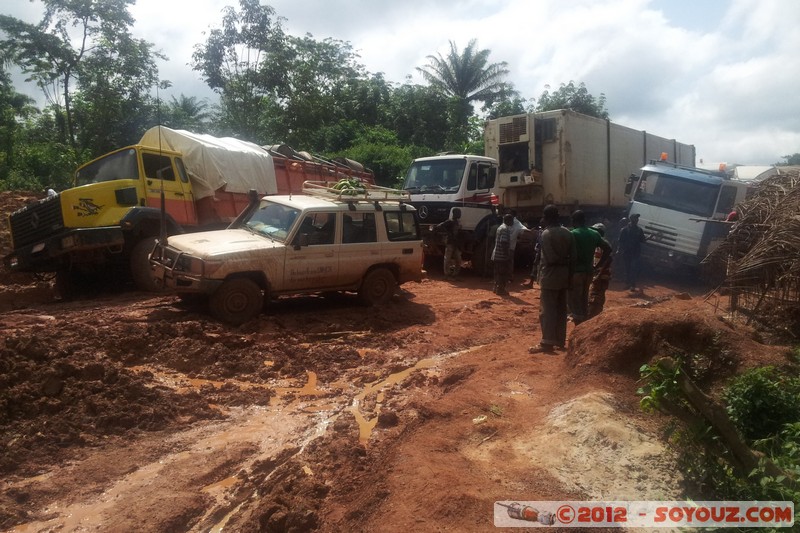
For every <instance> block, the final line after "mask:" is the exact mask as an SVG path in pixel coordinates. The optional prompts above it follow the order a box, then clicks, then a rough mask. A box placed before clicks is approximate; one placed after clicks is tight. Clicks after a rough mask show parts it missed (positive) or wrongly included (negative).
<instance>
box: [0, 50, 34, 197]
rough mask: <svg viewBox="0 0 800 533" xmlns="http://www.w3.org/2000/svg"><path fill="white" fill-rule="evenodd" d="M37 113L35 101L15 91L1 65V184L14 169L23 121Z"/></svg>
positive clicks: (9, 77)
mask: <svg viewBox="0 0 800 533" xmlns="http://www.w3.org/2000/svg"><path fill="white" fill-rule="evenodd" d="M35 111H36V109H35V108H34V107H33V99H32V98H30V97H28V96H25V95H24V94H20V93H18V92H17V91H15V90H14V87H13V85H12V84H11V76H10V75H9V74H8V72H6V71H5V70H3V68H2V64H0V182H3V181H5V180H7V179H8V177H9V173H10V172H11V169H12V168H13V167H14V163H15V161H14V154H15V148H16V145H17V143H18V137H19V135H20V132H21V130H22V127H23V124H22V123H21V121H22V120H24V119H25V118H27V117H29V116H31V115H32V114H33V113H34V112H35Z"/></svg>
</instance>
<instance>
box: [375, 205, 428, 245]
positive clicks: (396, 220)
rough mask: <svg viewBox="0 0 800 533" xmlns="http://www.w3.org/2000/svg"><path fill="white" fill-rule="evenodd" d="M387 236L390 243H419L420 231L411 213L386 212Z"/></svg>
mask: <svg viewBox="0 0 800 533" xmlns="http://www.w3.org/2000/svg"><path fill="white" fill-rule="evenodd" d="M383 216H384V219H385V220H386V235H387V237H388V239H389V240H390V241H417V240H419V229H418V228H417V221H416V219H415V218H414V213H413V212H411V211H388V212H387V211H384V215H383Z"/></svg>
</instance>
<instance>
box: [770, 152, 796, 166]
mask: <svg viewBox="0 0 800 533" xmlns="http://www.w3.org/2000/svg"><path fill="white" fill-rule="evenodd" d="M783 158H784V159H785V160H786V162H785V163H775V164H776V165H781V166H783V165H789V166H797V165H800V153H794V154H792V155H785V156H783Z"/></svg>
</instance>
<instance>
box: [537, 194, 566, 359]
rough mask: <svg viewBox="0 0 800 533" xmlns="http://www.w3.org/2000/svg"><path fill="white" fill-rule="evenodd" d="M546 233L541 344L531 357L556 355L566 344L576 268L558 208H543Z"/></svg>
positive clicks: (543, 264)
mask: <svg viewBox="0 0 800 533" xmlns="http://www.w3.org/2000/svg"><path fill="white" fill-rule="evenodd" d="M544 220H545V225H546V229H545V230H544V232H543V233H542V252H541V260H540V261H541V268H540V275H539V284H540V286H541V291H540V292H539V295H540V296H539V322H540V323H541V327H542V340H541V342H539V344H538V345H537V346H531V348H530V349H529V350H528V351H529V352H530V353H554V348H555V347H556V346H558V347H562V348H563V347H564V346H565V345H566V343H567V292H568V290H569V287H570V282H571V278H572V271H573V269H574V267H575V256H576V249H575V238H574V237H573V236H572V233H571V232H570V231H569V230H568V229H567V228H565V227H563V226H561V223H560V222H559V215H558V208H557V207H556V206H554V205H548V206H547V207H545V208H544Z"/></svg>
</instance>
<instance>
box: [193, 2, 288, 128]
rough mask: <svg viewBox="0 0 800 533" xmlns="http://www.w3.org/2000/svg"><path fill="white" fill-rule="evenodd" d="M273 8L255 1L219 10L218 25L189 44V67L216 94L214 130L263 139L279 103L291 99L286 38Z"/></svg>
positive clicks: (273, 124)
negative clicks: (200, 40) (192, 46)
mask: <svg viewBox="0 0 800 533" xmlns="http://www.w3.org/2000/svg"><path fill="white" fill-rule="evenodd" d="M282 20H283V19H281V18H279V17H277V16H276V14H275V10H274V9H273V8H272V7H270V6H267V5H261V4H260V3H259V1H258V0H239V10H237V9H235V8H234V7H231V6H226V7H225V8H224V9H223V17H222V25H221V27H219V28H214V29H212V30H211V31H210V32H209V33H208V37H207V39H206V41H205V43H202V44H198V45H196V46H195V50H194V54H193V55H192V67H193V69H194V70H197V71H199V72H200V73H201V74H202V76H203V79H204V80H205V82H206V83H207V84H208V86H209V87H210V88H211V89H213V90H214V91H215V92H216V93H218V94H219V95H220V101H219V104H218V107H217V110H216V117H215V118H216V120H217V121H218V124H217V132H218V133H225V134H238V135H241V136H243V137H245V138H247V139H249V140H253V141H256V140H259V139H260V140H261V141H265V140H266V139H268V138H269V137H270V135H269V134H268V133H267V132H268V131H270V130H271V129H272V128H276V127H279V125H280V124H281V120H280V118H281V117H276V116H275V114H276V112H279V111H280V110H281V106H280V100H281V99H282V98H287V97H289V96H290V95H291V86H290V84H289V81H288V79H287V72H288V71H287V68H288V67H289V66H290V65H291V59H292V58H291V54H290V49H289V48H288V46H287V40H286V35H285V34H284V32H283V28H282V26H281V21H282Z"/></svg>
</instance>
